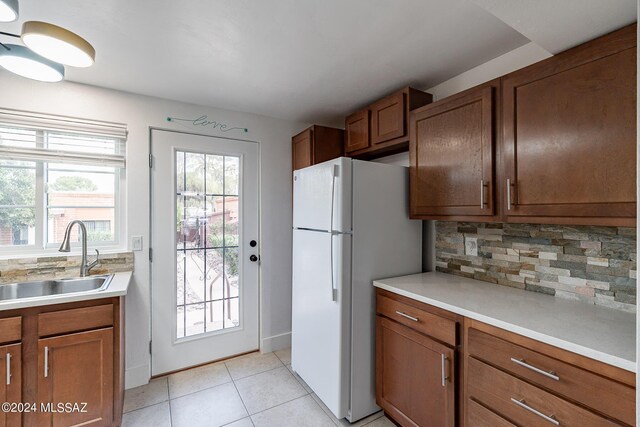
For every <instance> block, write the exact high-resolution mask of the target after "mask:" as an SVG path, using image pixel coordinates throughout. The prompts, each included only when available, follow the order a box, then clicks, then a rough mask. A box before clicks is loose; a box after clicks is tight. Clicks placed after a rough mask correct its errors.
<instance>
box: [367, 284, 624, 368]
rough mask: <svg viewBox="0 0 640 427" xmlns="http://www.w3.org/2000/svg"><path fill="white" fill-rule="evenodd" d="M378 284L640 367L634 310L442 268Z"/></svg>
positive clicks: (595, 356)
mask: <svg viewBox="0 0 640 427" xmlns="http://www.w3.org/2000/svg"><path fill="white" fill-rule="evenodd" d="M373 285H374V286H375V287H377V288H380V289H385V290H387V291H389V292H393V293H395V294H398V295H403V296H405V297H408V298H412V299H415V300H417V301H421V302H424V303H426V304H430V305H433V306H436V307H439V308H442V309H444V310H447V311H451V312H454V313H457V314H459V315H461V316H465V317H469V318H471V319H474V320H478V321H480V322H484V323H487V324H490V325H493V326H496V327H498V328H502V329H506V330H508V331H511V332H514V333H516V334H520V335H524V336H526V337H529V338H532V339H534V340H538V341H542V342H544V343H547V344H550V345H553V346H556V347H559V348H562V349H564V350H567V351H571V352H573V353H577V354H580V355H583V356H586V357H589V358H592V359H595V360H599V361H601V362H604V363H607V364H610V365H613V366H617V367H619V368H622V369H625V370H627V371H632V372H636V316H635V314H633V313H626V312H623V311H618V310H614V309H611V308H606V307H600V306H597V305H590V304H586V303H584V302H581V301H571V300H565V299H562V298H556V297H553V296H551V295H545V294H541V293H536V292H530V291H524V290H521V289H515V288H509V287H507V286H500V285H495V284H492V283H487V282H481V281H479V280H473V279H467V278H464V277H459V276H454V275H452V274H445V273H439V272H432V273H422V274H414V275H411V276H403V277H394V278H390V279H384V280H376V281H374V282H373Z"/></svg>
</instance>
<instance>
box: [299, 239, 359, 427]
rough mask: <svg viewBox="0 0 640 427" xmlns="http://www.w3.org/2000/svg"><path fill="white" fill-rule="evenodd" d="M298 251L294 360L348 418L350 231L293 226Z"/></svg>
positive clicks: (340, 415)
mask: <svg viewBox="0 0 640 427" xmlns="http://www.w3.org/2000/svg"><path fill="white" fill-rule="evenodd" d="M293 254H294V255H293V304H292V311H293V316H292V317H293V318H292V336H291V341H292V342H291V366H292V368H293V370H294V371H295V372H296V373H297V374H298V375H300V376H301V377H302V379H303V380H304V381H305V382H306V383H307V384H308V385H309V387H311V388H312V389H313V391H314V392H315V393H316V395H317V396H318V397H319V398H320V399H321V400H322V401H323V402H324V404H325V405H326V406H327V407H328V408H329V409H330V410H331V412H333V414H334V415H335V416H336V417H338V418H344V417H346V416H348V414H349V409H350V404H351V402H350V394H351V393H350V386H351V384H350V377H351V375H350V371H351V366H350V360H351V346H350V341H351V321H350V317H351V277H350V275H351V265H350V263H351V236H350V235H348V234H333V235H332V234H331V233H323V232H318V231H308V230H294V231H293ZM334 290H335V291H334Z"/></svg>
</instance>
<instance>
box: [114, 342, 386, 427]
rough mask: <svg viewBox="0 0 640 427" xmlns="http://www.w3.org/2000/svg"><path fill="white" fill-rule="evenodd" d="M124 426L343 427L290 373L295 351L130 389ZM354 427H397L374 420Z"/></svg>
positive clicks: (241, 359) (244, 358) (222, 364)
mask: <svg viewBox="0 0 640 427" xmlns="http://www.w3.org/2000/svg"><path fill="white" fill-rule="evenodd" d="M124 412H125V414H124V418H123V422H122V425H123V427H129V426H136V427H146V426H149V427H183V426H185V427H198V426H207V427H215V426H228V427H253V426H255V427H270V426H274V427H288V426H291V427H325V426H326V427H336V426H338V427H343V426H348V425H350V424H349V423H348V422H346V420H338V419H336V418H335V417H334V416H333V414H331V412H330V411H329V409H327V407H326V406H324V404H323V403H322V402H321V401H320V399H318V397H317V396H316V395H315V394H314V393H313V391H312V390H311V389H310V388H309V386H307V385H306V384H305V383H304V381H303V380H302V379H301V378H300V377H298V376H297V375H295V374H294V373H293V372H292V370H291V351H290V350H289V349H287V350H280V351H276V352H275V353H268V354H260V353H252V354H249V355H246V356H240V357H237V358H234V359H230V360H227V361H225V362H218V363H212V364H209V365H205V366H201V367H199V368H194V369H190V370H188V371H182V372H178V373H176V374H172V375H169V376H166V377H162V378H157V379H154V380H153V381H151V382H150V383H149V384H147V385H144V386H141V387H137V388H134V389H130V390H127V391H126V392H125V401H124ZM351 425H353V426H354V427H364V426H367V427H394V424H393V423H392V422H391V421H389V420H388V419H387V418H386V417H384V416H383V415H382V412H379V413H377V414H374V415H371V416H370V417H368V418H365V419H364V420H362V421H360V422H357V423H354V424H351Z"/></svg>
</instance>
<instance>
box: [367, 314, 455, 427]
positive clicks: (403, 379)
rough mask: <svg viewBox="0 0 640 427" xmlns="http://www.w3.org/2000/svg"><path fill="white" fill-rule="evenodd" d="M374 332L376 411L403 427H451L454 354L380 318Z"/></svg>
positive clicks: (427, 339)
mask: <svg viewBox="0 0 640 427" xmlns="http://www.w3.org/2000/svg"><path fill="white" fill-rule="evenodd" d="M377 330H378V333H377V336H376V338H377V345H378V349H377V355H378V357H377V361H376V370H377V373H378V383H379V387H378V388H377V393H376V400H377V402H378V405H380V407H382V408H383V409H384V410H385V411H387V413H389V414H390V415H391V417H392V418H393V419H395V420H397V421H399V422H400V423H402V424H403V425H407V426H453V425H454V420H455V386H454V384H455V375H454V372H455V369H454V366H455V355H454V351H453V349H451V348H449V347H447V346H445V345H442V344H440V343H439V342H437V341H435V340H433V339H431V338H429V337H427V336H425V335H422V334H420V333H418V332H415V331H413V330H411V329H409V328H407V327H406V326H403V325H400V324H399V323H395V322H393V321H391V320H388V319H386V318H384V317H382V316H378V320H377ZM425 396H428V397H429V398H428V399H425Z"/></svg>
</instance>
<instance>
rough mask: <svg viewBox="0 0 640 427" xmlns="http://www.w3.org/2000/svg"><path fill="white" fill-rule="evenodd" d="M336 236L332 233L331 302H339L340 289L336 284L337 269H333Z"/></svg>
mask: <svg viewBox="0 0 640 427" xmlns="http://www.w3.org/2000/svg"><path fill="white" fill-rule="evenodd" d="M334 236H335V234H333V233H331V251H330V256H331V300H332V301H337V300H338V289H337V288H336V284H335V278H334V276H335V269H334V267H333V237H334Z"/></svg>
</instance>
